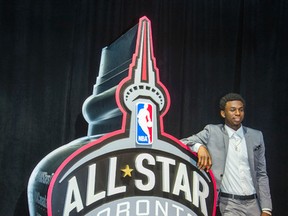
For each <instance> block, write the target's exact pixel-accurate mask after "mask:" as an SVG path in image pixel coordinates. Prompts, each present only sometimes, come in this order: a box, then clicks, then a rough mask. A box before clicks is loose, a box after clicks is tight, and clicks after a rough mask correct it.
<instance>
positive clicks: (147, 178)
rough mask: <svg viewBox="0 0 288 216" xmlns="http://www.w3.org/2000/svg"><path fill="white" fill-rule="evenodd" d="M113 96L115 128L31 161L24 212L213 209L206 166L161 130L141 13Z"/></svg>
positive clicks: (160, 92)
mask: <svg viewBox="0 0 288 216" xmlns="http://www.w3.org/2000/svg"><path fill="white" fill-rule="evenodd" d="M103 94H105V92H104V93H103ZM107 94H109V93H107ZM110 94H111V93H110ZM114 100H115V101H116V104H117V106H118V108H119V110H120V111H121V114H122V124H121V128H120V129H119V130H115V131H112V132H110V133H107V134H105V135H103V136H101V137H100V138H97V139H92V138H91V137H87V138H83V142H82V144H79V145H77V144H76V145H73V144H71V148H72V149H73V150H71V149H70V150H67V149H69V144H68V145H66V146H65V147H61V148H59V150H57V154H58V155H60V154H61V155H64V156H61V157H60V158H63V159H61V160H60V159H59V160H58V161H57V160H52V156H50V157H49V156H47V158H46V159H45V158H44V162H40V165H38V166H37V168H35V170H34V171H33V173H32V175H31V178H30V182H29V188H28V198H29V211H30V214H31V215H45V214H47V215H48V216H52V215H53V216H54V215H59V216H60V215H61V216H72V215H87V216H152V215H153V216H154V215H155V216H156V215H157V216H168V215H169V216H195V215H205V216H206V215H215V203H216V199H215V197H216V192H215V181H214V177H213V175H212V173H211V172H209V173H207V172H204V171H201V170H199V169H198V168H197V165H196V163H197V157H196V155H195V154H193V153H192V152H191V151H190V150H189V149H188V148H187V147H186V146H185V145H183V144H182V143H181V142H180V141H179V140H177V139H176V138H174V137H173V136H171V135H169V134H167V133H165V132H164V125H163V117H164V115H165V114H166V113H167V111H168V109H169V106H170V98H169V93H168V91H167V89H166V88H165V86H164V85H163V84H162V83H161V82H160V79H159V72H158V69H157V67H156V61H155V58H154V54H153V44H152V32H151V23H150V21H149V19H147V17H142V18H141V19H140V21H139V24H138V32H137V39H136V48H135V53H134V55H133V57H132V61H131V64H130V66H129V71H128V75H127V76H126V77H125V78H123V79H122V80H121V82H120V83H119V84H118V85H117V89H116V91H115V99H114ZM90 101H91V98H90V99H89V98H88V99H87V100H86V102H85V103H84V105H83V107H85V106H88V105H87V104H89V103H90ZM84 116H85V118H86V119H87V118H88V116H89V113H84ZM83 143H84V144H83ZM56 158H59V156H58V157H56ZM44 177H45V178H44ZM45 179H46V181H44V180H45ZM45 190H46V192H43V191H45Z"/></svg>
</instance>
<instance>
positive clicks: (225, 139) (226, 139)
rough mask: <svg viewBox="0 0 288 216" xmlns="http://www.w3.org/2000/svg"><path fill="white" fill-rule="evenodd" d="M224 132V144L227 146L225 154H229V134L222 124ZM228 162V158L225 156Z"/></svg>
mask: <svg viewBox="0 0 288 216" xmlns="http://www.w3.org/2000/svg"><path fill="white" fill-rule="evenodd" d="M222 132H223V139H224V146H225V155H226V156H227V153H228V146H229V136H228V133H227V131H226V130H225V127H224V125H223V126H222ZM225 162H226V158H225Z"/></svg>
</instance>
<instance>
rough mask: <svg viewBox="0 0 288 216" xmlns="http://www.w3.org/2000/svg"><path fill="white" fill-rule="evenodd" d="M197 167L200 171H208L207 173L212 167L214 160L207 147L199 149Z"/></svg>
mask: <svg viewBox="0 0 288 216" xmlns="http://www.w3.org/2000/svg"><path fill="white" fill-rule="evenodd" d="M197 166H198V168H199V169H203V170H206V171H207V172H208V171H209V170H210V169H211V167H212V159H211V156H210V154H209V151H208V149H207V148H206V147H204V146H200V147H199V149H198V163H197Z"/></svg>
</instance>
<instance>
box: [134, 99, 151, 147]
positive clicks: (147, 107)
mask: <svg viewBox="0 0 288 216" xmlns="http://www.w3.org/2000/svg"><path fill="white" fill-rule="evenodd" d="M136 113H137V116H136V117H137V118H136V142H137V143H138V144H139V145H149V144H152V140H153V137H152V134H153V133H152V132H153V119H152V116H153V109H152V105H151V104H150V103H138V104H137V105H136Z"/></svg>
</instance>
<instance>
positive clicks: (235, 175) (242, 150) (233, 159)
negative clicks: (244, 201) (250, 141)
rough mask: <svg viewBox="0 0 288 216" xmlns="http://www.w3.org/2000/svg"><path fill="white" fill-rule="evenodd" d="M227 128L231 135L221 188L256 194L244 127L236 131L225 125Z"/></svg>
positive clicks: (239, 193)
mask: <svg viewBox="0 0 288 216" xmlns="http://www.w3.org/2000/svg"><path fill="white" fill-rule="evenodd" d="M225 129H226V131H227V133H228V136H229V145H228V153H227V158H226V165H225V171H224V175H223V179H222V184H221V188H220V189H221V191H222V192H225V193H229V194H235V195H251V194H255V193H256V190H255V188H254V185H253V181H252V177H251V172H250V166H249V162H248V153H247V147H246V141H245V137H244V133H243V128H242V126H241V127H240V128H239V129H238V130H237V131H235V130H233V129H232V128H230V127H228V126H227V125H225Z"/></svg>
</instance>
